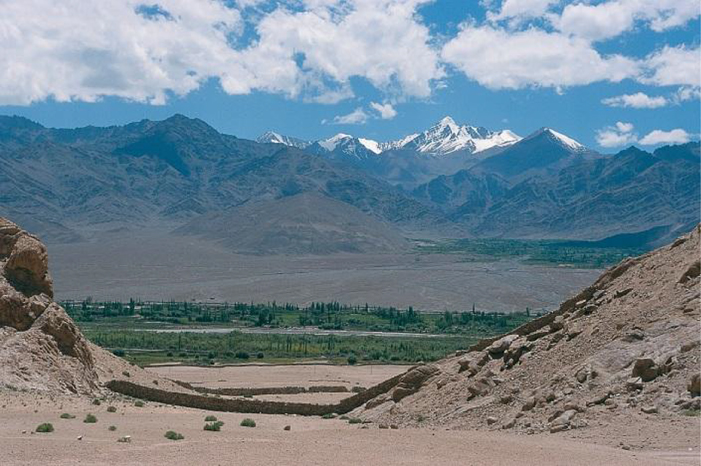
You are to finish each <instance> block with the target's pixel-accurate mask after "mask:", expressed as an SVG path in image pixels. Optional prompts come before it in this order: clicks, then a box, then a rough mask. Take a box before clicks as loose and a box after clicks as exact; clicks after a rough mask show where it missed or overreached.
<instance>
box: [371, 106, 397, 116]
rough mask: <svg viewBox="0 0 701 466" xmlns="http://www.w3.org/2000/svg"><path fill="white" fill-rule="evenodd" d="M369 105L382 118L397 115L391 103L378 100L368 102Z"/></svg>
mask: <svg viewBox="0 0 701 466" xmlns="http://www.w3.org/2000/svg"><path fill="white" fill-rule="evenodd" d="M370 107H371V108H372V109H373V110H375V111H376V112H377V113H378V114H379V115H380V118H382V119H383V120H391V119H392V118H394V117H396V116H397V111H396V110H395V109H394V107H393V106H392V104H380V103H378V102H370Z"/></svg>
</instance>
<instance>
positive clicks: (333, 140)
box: [317, 133, 353, 152]
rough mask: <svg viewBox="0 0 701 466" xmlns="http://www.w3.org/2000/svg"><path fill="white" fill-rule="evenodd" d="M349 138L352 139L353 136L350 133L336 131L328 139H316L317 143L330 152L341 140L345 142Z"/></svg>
mask: <svg viewBox="0 0 701 466" xmlns="http://www.w3.org/2000/svg"><path fill="white" fill-rule="evenodd" d="M349 139H353V136H351V135H350V134H343V133H338V134H337V135H335V136H331V137H330V138H328V139H321V140H319V141H317V144H319V145H320V146H321V147H323V148H324V149H326V150H327V151H329V152H331V151H332V150H334V149H335V148H336V147H337V146H338V145H339V144H341V143H343V142H347V141H348V140H349Z"/></svg>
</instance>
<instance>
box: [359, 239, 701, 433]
mask: <svg viewBox="0 0 701 466" xmlns="http://www.w3.org/2000/svg"><path fill="white" fill-rule="evenodd" d="M700 233H701V227H699V226H697V227H696V228H694V230H693V231H692V232H691V233H690V234H689V235H687V236H684V237H680V238H679V239H677V240H676V241H674V243H672V244H671V245H669V246H666V247H663V248H661V249H658V250H655V251H653V252H651V253H648V254H646V255H643V256H641V257H638V258H631V259H628V260H625V261H623V262H622V263H620V264H619V265H618V266H616V267H613V268H611V269H609V270H608V271H606V272H605V273H604V274H603V275H601V277H600V278H599V279H598V280H597V281H596V282H595V283H594V284H593V285H591V286H590V287H588V288H586V289H585V290H583V291H582V292H580V293H579V294H578V295H577V296H575V297H573V298H572V299H570V300H568V301H566V302H565V303H563V304H562V306H561V307H560V308H559V309H558V310H557V311H555V312H553V313H551V314H548V315H546V316H543V317H541V318H539V319H537V320H535V321H532V322H530V323H528V324H526V325H524V326H522V327H520V328H518V329H517V330H515V331H514V332H513V333H511V334H508V335H505V336H502V337H500V338H497V339H493V340H487V341H484V342H482V343H481V344H478V345H476V346H475V347H474V348H472V350H470V351H468V352H464V353H460V354H456V355H454V356H452V357H448V358H446V359H444V360H442V361H440V362H438V363H436V364H430V365H424V366H419V367H417V368H415V369H413V370H412V371H410V372H409V373H407V374H406V375H405V376H404V378H403V379H402V381H401V382H400V383H399V385H398V386H397V387H396V388H394V389H393V390H392V391H390V392H388V393H386V394H383V395H380V396H379V397H377V398H375V399H373V400H371V401H370V402H368V403H367V404H366V405H365V407H364V408H362V409H360V410H358V412H357V413H356V414H357V415H359V416H361V417H362V418H364V419H365V420H370V421H375V422H378V423H380V424H381V425H382V424H384V425H388V426H389V425H396V426H434V427H441V428H443V427H446V428H478V429H490V430H496V429H509V430H515V431H518V432H524V433H538V432H551V433H556V432H560V431H564V430H572V429H578V428H583V427H586V426H588V425H590V424H596V425H598V426H602V425H617V426H623V425H628V426H630V424H631V423H635V422H636V421H635V419H638V416H640V415H643V416H655V417H656V418H663V419H666V420H668V421H670V422H671V423H674V422H677V421H676V420H678V419H680V418H682V417H683V416H684V415H692V416H693V415H695V416H698V413H699V409H700V408H701V397H700V395H701V385H700V379H699V371H700V366H699V364H700V363H701V347H700V346H699V343H700V341H699V340H700V338H701V334H700V331H701V326H700V316H699V312H700V308H701V304H700V302H699V272H700V264H699V254H700V250H699V236H700ZM686 419H688V418H686ZM641 421H643V422H644V421H645V418H643V419H641ZM696 424H697V427H698V422H697V423H696Z"/></svg>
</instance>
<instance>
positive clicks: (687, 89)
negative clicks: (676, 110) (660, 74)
mask: <svg viewBox="0 0 701 466" xmlns="http://www.w3.org/2000/svg"><path fill="white" fill-rule="evenodd" d="M700 98H701V87H693V86H684V87H680V88H679V89H677V92H675V93H674V95H673V96H672V101H673V102H674V103H677V104H678V103H681V102H686V101H688V100H694V99H700Z"/></svg>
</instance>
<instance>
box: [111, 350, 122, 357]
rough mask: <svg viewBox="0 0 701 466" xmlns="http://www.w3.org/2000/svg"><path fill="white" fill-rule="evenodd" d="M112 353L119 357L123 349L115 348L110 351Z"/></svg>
mask: <svg viewBox="0 0 701 466" xmlns="http://www.w3.org/2000/svg"><path fill="white" fill-rule="evenodd" d="M112 354H114V355H115V356H117V357H119V358H123V357H124V354H125V353H124V350H123V349H116V350H114V351H112Z"/></svg>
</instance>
